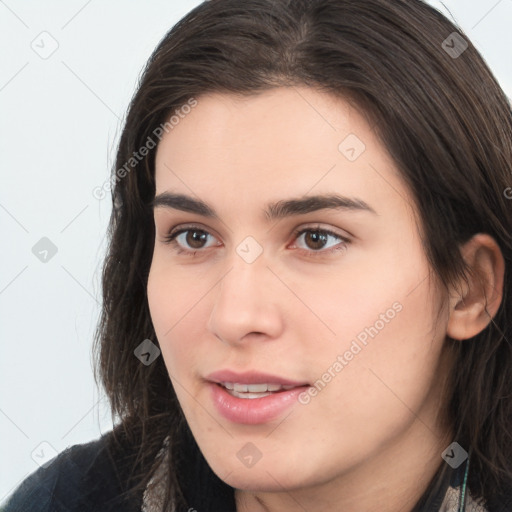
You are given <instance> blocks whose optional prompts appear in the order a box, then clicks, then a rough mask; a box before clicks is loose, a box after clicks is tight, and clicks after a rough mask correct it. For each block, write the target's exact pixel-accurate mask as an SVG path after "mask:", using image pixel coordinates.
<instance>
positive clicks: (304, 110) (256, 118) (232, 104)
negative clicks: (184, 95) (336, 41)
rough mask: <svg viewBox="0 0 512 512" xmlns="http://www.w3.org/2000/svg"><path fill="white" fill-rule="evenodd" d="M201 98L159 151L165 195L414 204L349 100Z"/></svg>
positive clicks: (293, 94)
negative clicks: (338, 196) (326, 196)
mask: <svg viewBox="0 0 512 512" xmlns="http://www.w3.org/2000/svg"><path fill="white" fill-rule="evenodd" d="M196 99H197V105H196V106H195V107H194V108H192V109H190V111H189V113H187V114H186V115H183V116H182V118H180V120H179V122H178V123H177V124H176V125H174V127H173V128H172V129H171V130H169V132H168V133H165V134H164V136H163V137H162V140H161V142H160V143H159V145H158V148H157V155H156V170H155V172H156V187H157V194H158V193H161V192H163V191H166V190H173V191H179V192H184V193H187V194H189V195H190V194H193V195H197V196H199V197H214V198H217V199H219V200H225V199H226V197H230V198H232V199H236V200H238V201H242V200H243V201H244V203H245V204H247V205H248V204H251V203H252V204H255V203H258V202H259V201H261V200H262V199H263V198H265V199H269V200H270V199H275V200H279V199H281V198H282V197H284V196H298V195H306V194H312V193H327V192H331V191H337V192H340V193H343V194H345V195H351V196H357V197H360V198H362V199H363V200H365V201H366V202H368V203H370V202H371V201H379V202H382V201H383V200H388V201H399V202H400V201H402V202H403V201H404V200H405V202H410V201H409V198H408V193H407V190H406V189H405V185H404V184H403V183H402V180H401V178H400V176H399V173H398V172H397V169H396V167H395V165H394V162H393V161H392V159H391V158H390V156H389V155H388V153H387V151H386V148H385V147H384V146H383V145H382V144H381V143H380V141H379V140H378V138H377V136H376V135H375V133H374V132H373V130H372V127H371V126H370V124H369V123H368V122H367V120H366V118H365V115H364V113H362V112H360V111H359V110H358V109H357V108H356V107H355V106H354V105H353V104H351V103H349V102H348V101H346V100H344V99H341V98H338V97H335V96H333V95H330V94H328V93H325V92H321V91H318V90H316V89H313V88H309V87H282V88H276V89H272V90H269V91H265V92H263V93H259V94H257V95H251V96H247V97H242V96H239V95H233V94H221V93H212V94H207V95H204V96H200V97H198V98H196ZM223 206H227V205H223Z"/></svg>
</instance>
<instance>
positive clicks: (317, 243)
mask: <svg viewBox="0 0 512 512" xmlns="http://www.w3.org/2000/svg"><path fill="white" fill-rule="evenodd" d="M329 236H330V235H328V234H326V233H324V232H322V231H307V232H306V233H305V235H304V242H305V243H306V245H307V246H308V247H309V248H310V249H313V250H316V251H317V250H319V249H323V248H324V246H325V245H326V244H327V242H328V239H329Z"/></svg>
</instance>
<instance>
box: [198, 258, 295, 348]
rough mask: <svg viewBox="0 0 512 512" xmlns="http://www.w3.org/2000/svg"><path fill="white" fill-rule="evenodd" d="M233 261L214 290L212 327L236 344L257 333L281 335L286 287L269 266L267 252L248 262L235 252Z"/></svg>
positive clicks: (216, 333)
mask: <svg viewBox="0 0 512 512" xmlns="http://www.w3.org/2000/svg"><path fill="white" fill-rule="evenodd" d="M230 263H232V264H231V266H230V269H229V271H228V272H227V273H226V274H225V275H224V277H223V278H222V279H221V281H220V282H219V283H218V285H217V286H216V287H215V288H214V290H212V294H213V297H214V299H213V306H212V310H211V314H210V317H209V320H208V323H207V328H208V330H209V331H210V332H211V333H213V334H214V335H215V336H216V337H217V338H219V339H220V340H221V341H224V342H225V343H228V344H233V345H238V344H240V343H244V342H246V341H247V339H248V338H250V337H253V336H254V335H256V334H257V335H258V337H259V338H260V339H262V340H263V339H272V338H277V337H279V336H280V334H281V332H282V329H283V318H282V313H283V311H282V309H281V307H280V297H281V296H282V295H283V290H282V289H281V290H279V285H280V283H279V280H277V279H276V277H275V276H274V274H273V273H272V272H271V271H270V270H269V268H268V267H267V264H266V261H265V258H264V256H263V255H262V256H260V257H259V258H258V259H257V260H256V261H254V262H252V263H247V262H246V261H244V260H243V259H242V258H240V257H239V256H238V255H237V254H235V255H234V256H233V258H232V259H231V261H230ZM281 287H282V285H281ZM283 298H284V300H286V297H283ZM250 335H252V336H250Z"/></svg>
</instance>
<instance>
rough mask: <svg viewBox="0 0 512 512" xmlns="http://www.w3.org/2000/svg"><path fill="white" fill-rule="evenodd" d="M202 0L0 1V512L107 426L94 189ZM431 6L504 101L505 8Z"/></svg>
mask: <svg viewBox="0 0 512 512" xmlns="http://www.w3.org/2000/svg"><path fill="white" fill-rule="evenodd" d="M199 3H200V2H198V1H193V0H190V1H187V0H179V1H177V0H172V1H171V0H166V1H164V0H158V1H157V0H152V1H150V2H134V1H129V2H127V1H124V2H122V1H121V0H109V1H103V2H100V1H99V0H89V1H85V0H73V1H66V2H64V1H61V2H58V1H46V2H37V1H36V0H30V1H22V0H0V45H1V52H0V113H1V115H0V130H1V131H0V133H1V137H0V169H1V178H2V187H1V189H0V223H1V224H0V226H1V241H2V249H1V251H0V254H1V258H2V260H1V273H0V312H1V318H0V336H1V338H0V339H1V349H2V350H1V357H0V503H1V502H3V501H4V499H5V497H6V496H8V495H9V494H10V493H11V492H12V490H13V489H14V488H15V487H16V486H17V485H18V484H19V482H20V481H21V480H22V479H24V478H25V477H26V476H27V475H28V474H30V473H31V472H33V471H34V470H35V469H37V467H38V465H39V464H42V463H44V462H45V461H46V460H48V459H49V458H52V457H53V456H54V455H55V454H56V453H58V452H61V451H62V450H64V449H65V448H66V447H68V446H71V445H73V444H77V443H84V442H87V441H89V440H91V439H95V438H97V437H99V436H100V435H101V434H102V433H104V432H106V431H108V430H110V429H111V427H112V423H111V420H110V414H109V411H108V406H107V401H106V399H105V397H104V395H103V394H102V393H101V392H100V391H99V390H98V389H97V388H96V386H95V384H94V380H93V375H92V364H91V344H92V336H93V332H94V327H95V325H96V322H97V319H98V315H99V307H100V300H101V294H100V268H101V260H102V258H103V256H104V251H105V233H106V227H107V222H108V219H109V214H110V209H111V205H110V199H109V195H108V194H107V197H106V198H105V199H102V200H98V199H96V198H95V197H93V194H92V191H93V189H94V188H95V187H98V186H101V185H102V184H103V183H104V182H105V180H107V179H108V176H109V173H110V168H111V165H112V162H113V161H114V157H115V146H116V143H117V138H118V135H119V133H120V129H121V127H122V120H123V117H124V113H125V110H126V107H127V106H128V103H129V100H130V98H131V96H132V94H133V92H134V89H135V86H136V83H137V79H138V77H139V74H140V72H141V70H142V68H143V66H144V63H145V61H146V60H147V58H148V57H149V55H150V54H151V52H152V50H153V49H154V47H155V46H156V45H157V43H158V42H159V40H160V39H161V38H162V37H163V36H164V34H165V33H166V32H167V30H168V29H169V28H170V27H171V26H172V25H173V24H174V23H176V22H177V21H178V20H179V19H180V18H181V17H182V16H183V15H184V14H185V13H187V12H188V11H190V10H191V9H192V8H193V7H195V6H196V5H198V4H199ZM431 3H432V4H433V5H435V6H436V7H438V8H440V10H441V11H443V12H445V13H448V10H449V11H450V12H451V16H453V18H455V20H456V21H457V23H458V24H459V25H460V26H461V27H462V29H463V30H464V31H465V32H466V33H467V34H468V36H469V37H470V38H471V39H472V41H473V42H474V44H475V45H476V46H477V47H478V48H479V50H480V51H481V52H482V54H483V55H484V57H485V59H486V60H487V62H488V63H489V65H490V67H491V69H492V70H493V71H494V73H495V75H496V76H497V77H498V79H499V81H500V83H501V85H502V87H503V88H504V90H505V91H506V93H507V94H508V96H509V97H511V96H512V65H511V64H512V62H511V54H510V48H512V30H511V25H512V0H500V1H497V0H490V1H487V0H469V1H468V0H446V1H445V2H443V4H444V6H443V5H442V3H441V2H438V1H432V2H431ZM43 32H46V33H43ZM41 33H43V34H41ZM447 36H448V34H447ZM439 44H440V45H441V41H440V42H439ZM57 45H58V47H57ZM54 47H56V50H55V51H54V53H52V54H51V55H48V54H49V53H50V52H51V51H52V50H53V49H54ZM43 237H47V238H49V239H50V240H51V241H52V243H53V244H55V246H56V247H57V253H56V254H55V255H54V256H53V257H51V258H50V254H49V255H48V256H47V259H48V261H47V262H42V261H40V259H38V258H37V257H36V256H35V255H34V254H33V252H32V248H33V246H34V245H35V244H36V243H37V242H38V241H39V240H40V239H41V238H43ZM43 256H44V253H43V254H41V257H43ZM41 443H43V444H41Z"/></svg>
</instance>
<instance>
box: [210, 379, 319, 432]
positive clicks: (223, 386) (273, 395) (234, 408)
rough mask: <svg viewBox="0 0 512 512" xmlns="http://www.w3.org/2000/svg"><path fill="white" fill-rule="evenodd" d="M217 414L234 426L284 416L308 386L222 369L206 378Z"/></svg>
mask: <svg viewBox="0 0 512 512" xmlns="http://www.w3.org/2000/svg"><path fill="white" fill-rule="evenodd" d="M206 380H207V385H208V387H209V388H210V397H211V400H212V402H213V406H214V407H215V409H216V411H217V413H218V414H220V415H221V416H223V417H224V418H225V419H227V420H229V421H230V422H233V423H238V424H245V425H256V424H263V423H268V422H270V421H273V420H277V419H279V418H280V417H283V415H284V414H285V412H286V411H287V410H288V409H289V408H291V407H293V406H294V405H296V404H297V403H298V399H299V395H300V394H301V393H303V392H304V391H305V390H307V388H308V387H309V386H310V384H308V383H306V382H304V381H302V382H301V381H294V380H289V379H286V378H283V377H279V376H276V375H270V374H268V373H261V372H256V371H249V372H245V373H237V372H234V371H231V370H221V371H218V372H215V373H212V374H210V375H208V376H207V377H206Z"/></svg>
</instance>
